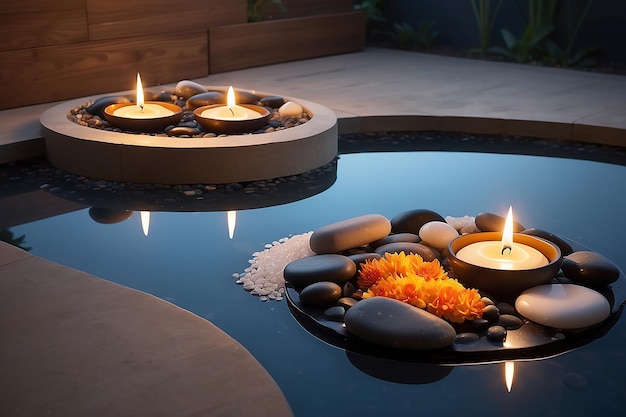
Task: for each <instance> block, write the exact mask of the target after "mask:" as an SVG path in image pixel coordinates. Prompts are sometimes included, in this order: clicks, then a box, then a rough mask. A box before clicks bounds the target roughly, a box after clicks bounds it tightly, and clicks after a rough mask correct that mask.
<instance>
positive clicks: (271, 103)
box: [259, 96, 285, 109]
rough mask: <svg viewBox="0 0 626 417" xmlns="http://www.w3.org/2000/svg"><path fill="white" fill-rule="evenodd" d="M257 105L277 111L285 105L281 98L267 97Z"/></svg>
mask: <svg viewBox="0 0 626 417" xmlns="http://www.w3.org/2000/svg"><path fill="white" fill-rule="evenodd" d="M259 104H260V105H261V106H267V107H271V108H272V109H277V108H279V107H280V106H282V105H283V104H285V99H284V98H282V97H281V96H267V97H263V98H262V99H260V100H259Z"/></svg>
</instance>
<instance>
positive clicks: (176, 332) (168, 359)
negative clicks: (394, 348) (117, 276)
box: [0, 242, 292, 417]
mask: <svg viewBox="0 0 626 417" xmlns="http://www.w3.org/2000/svg"><path fill="white" fill-rule="evenodd" d="M0 334H2V343H1V344H0V367H1V368H2V376H1V377H0V390H1V391H2V398H3V400H2V401H0V415H2V416H25V415H32V416H35V415H58V416H64V417H71V416H76V417H79V416H80V417H83V416H91V417H94V416H102V417H114V416H120V417H121V416H133V415H145V416H153V417H156V416H164V417H165V416H167V417H171V416H177V417H182V416H234V415H240V416H260V417H261V416H262V417H265V416H267V417H270V416H272V417H275V416H286V417H290V416H291V415H292V412H291V409H290V407H289V405H288V404H287V402H286V400H285V398H284V396H283V395H282V393H281V391H280V389H279V388H278V386H277V385H276V383H275V382H274V380H273V379H272V378H271V377H270V376H269V374H268V373H267V372H266V371H265V369H264V368H263V367H262V366H261V365H260V364H259V363H258V362H257V361H256V360H255V359H254V358H253V357H252V355H250V353H249V352H248V351H247V350H246V349H245V348H244V347H243V346H241V345H240V344H238V343H237V342H236V341H235V340H233V339H232V338H231V337H230V336H228V335H227V334H225V333H224V332H223V331H221V330H220V329H218V328H217V327H215V326H214V325H213V324H211V323H210V322H208V321H206V320H204V319H202V318H200V317H198V316H195V315H193V314H192V313H190V312H188V311H186V310H183V309H181V308H179V307H176V306H174V305H172V304H170V303H167V302H165V301H163V300H160V299H158V298H156V297H153V296H151V295H148V294H145V293H143V292H140V291H136V290H132V289H129V288H126V287H123V286H120V285H118V284H114V283H112V282H109V281H105V280H102V279H98V278H95V277H93V276H90V275H88V274H86V273H83V272H80V271H77V270H74V269H71V268H68V267H65V266H62V265H59V264H55V263H53V262H49V261H46V260H44V259H41V258H38V257H35V256H31V255H30V254H28V253H27V252H25V251H22V250H20V249H18V248H15V247H12V246H10V245H8V244H6V243H4V242H0ZM242 384H243V385H245V390H242V389H241V387H242ZM244 392H245V394H243V393H244Z"/></svg>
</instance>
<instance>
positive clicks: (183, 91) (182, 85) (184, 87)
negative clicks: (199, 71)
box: [174, 80, 209, 98]
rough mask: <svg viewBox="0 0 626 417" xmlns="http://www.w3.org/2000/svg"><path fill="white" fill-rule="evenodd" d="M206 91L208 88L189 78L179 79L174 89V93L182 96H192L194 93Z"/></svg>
mask: <svg viewBox="0 0 626 417" xmlns="http://www.w3.org/2000/svg"><path fill="white" fill-rule="evenodd" d="M207 91H209V90H207V88H206V87H205V86H203V85H202V84H198V83H197V82H194V81H190V80H182V81H179V82H178V83H177V84H176V88H175V89H174V92H175V94H176V95H177V96H178V97H182V98H189V97H193V96H195V95H196V94H200V93H206V92H207Z"/></svg>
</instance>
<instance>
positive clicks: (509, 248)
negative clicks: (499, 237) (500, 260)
mask: <svg viewBox="0 0 626 417" xmlns="http://www.w3.org/2000/svg"><path fill="white" fill-rule="evenodd" d="M507 249H508V250H509V255H510V254H511V250H512V249H513V248H511V247H510V246H509V245H504V246H502V252H500V255H504V251H505V250H507Z"/></svg>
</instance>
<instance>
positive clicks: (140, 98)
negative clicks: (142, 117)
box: [137, 73, 144, 111]
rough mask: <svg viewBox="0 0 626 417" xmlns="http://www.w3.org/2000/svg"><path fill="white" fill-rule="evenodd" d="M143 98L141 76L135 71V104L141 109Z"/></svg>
mask: <svg viewBox="0 0 626 417" xmlns="http://www.w3.org/2000/svg"><path fill="white" fill-rule="evenodd" d="M143 105H144V98H143V86H142V85H141V76H140V75H139V73H137V106H139V107H140V108H141V111H143Z"/></svg>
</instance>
